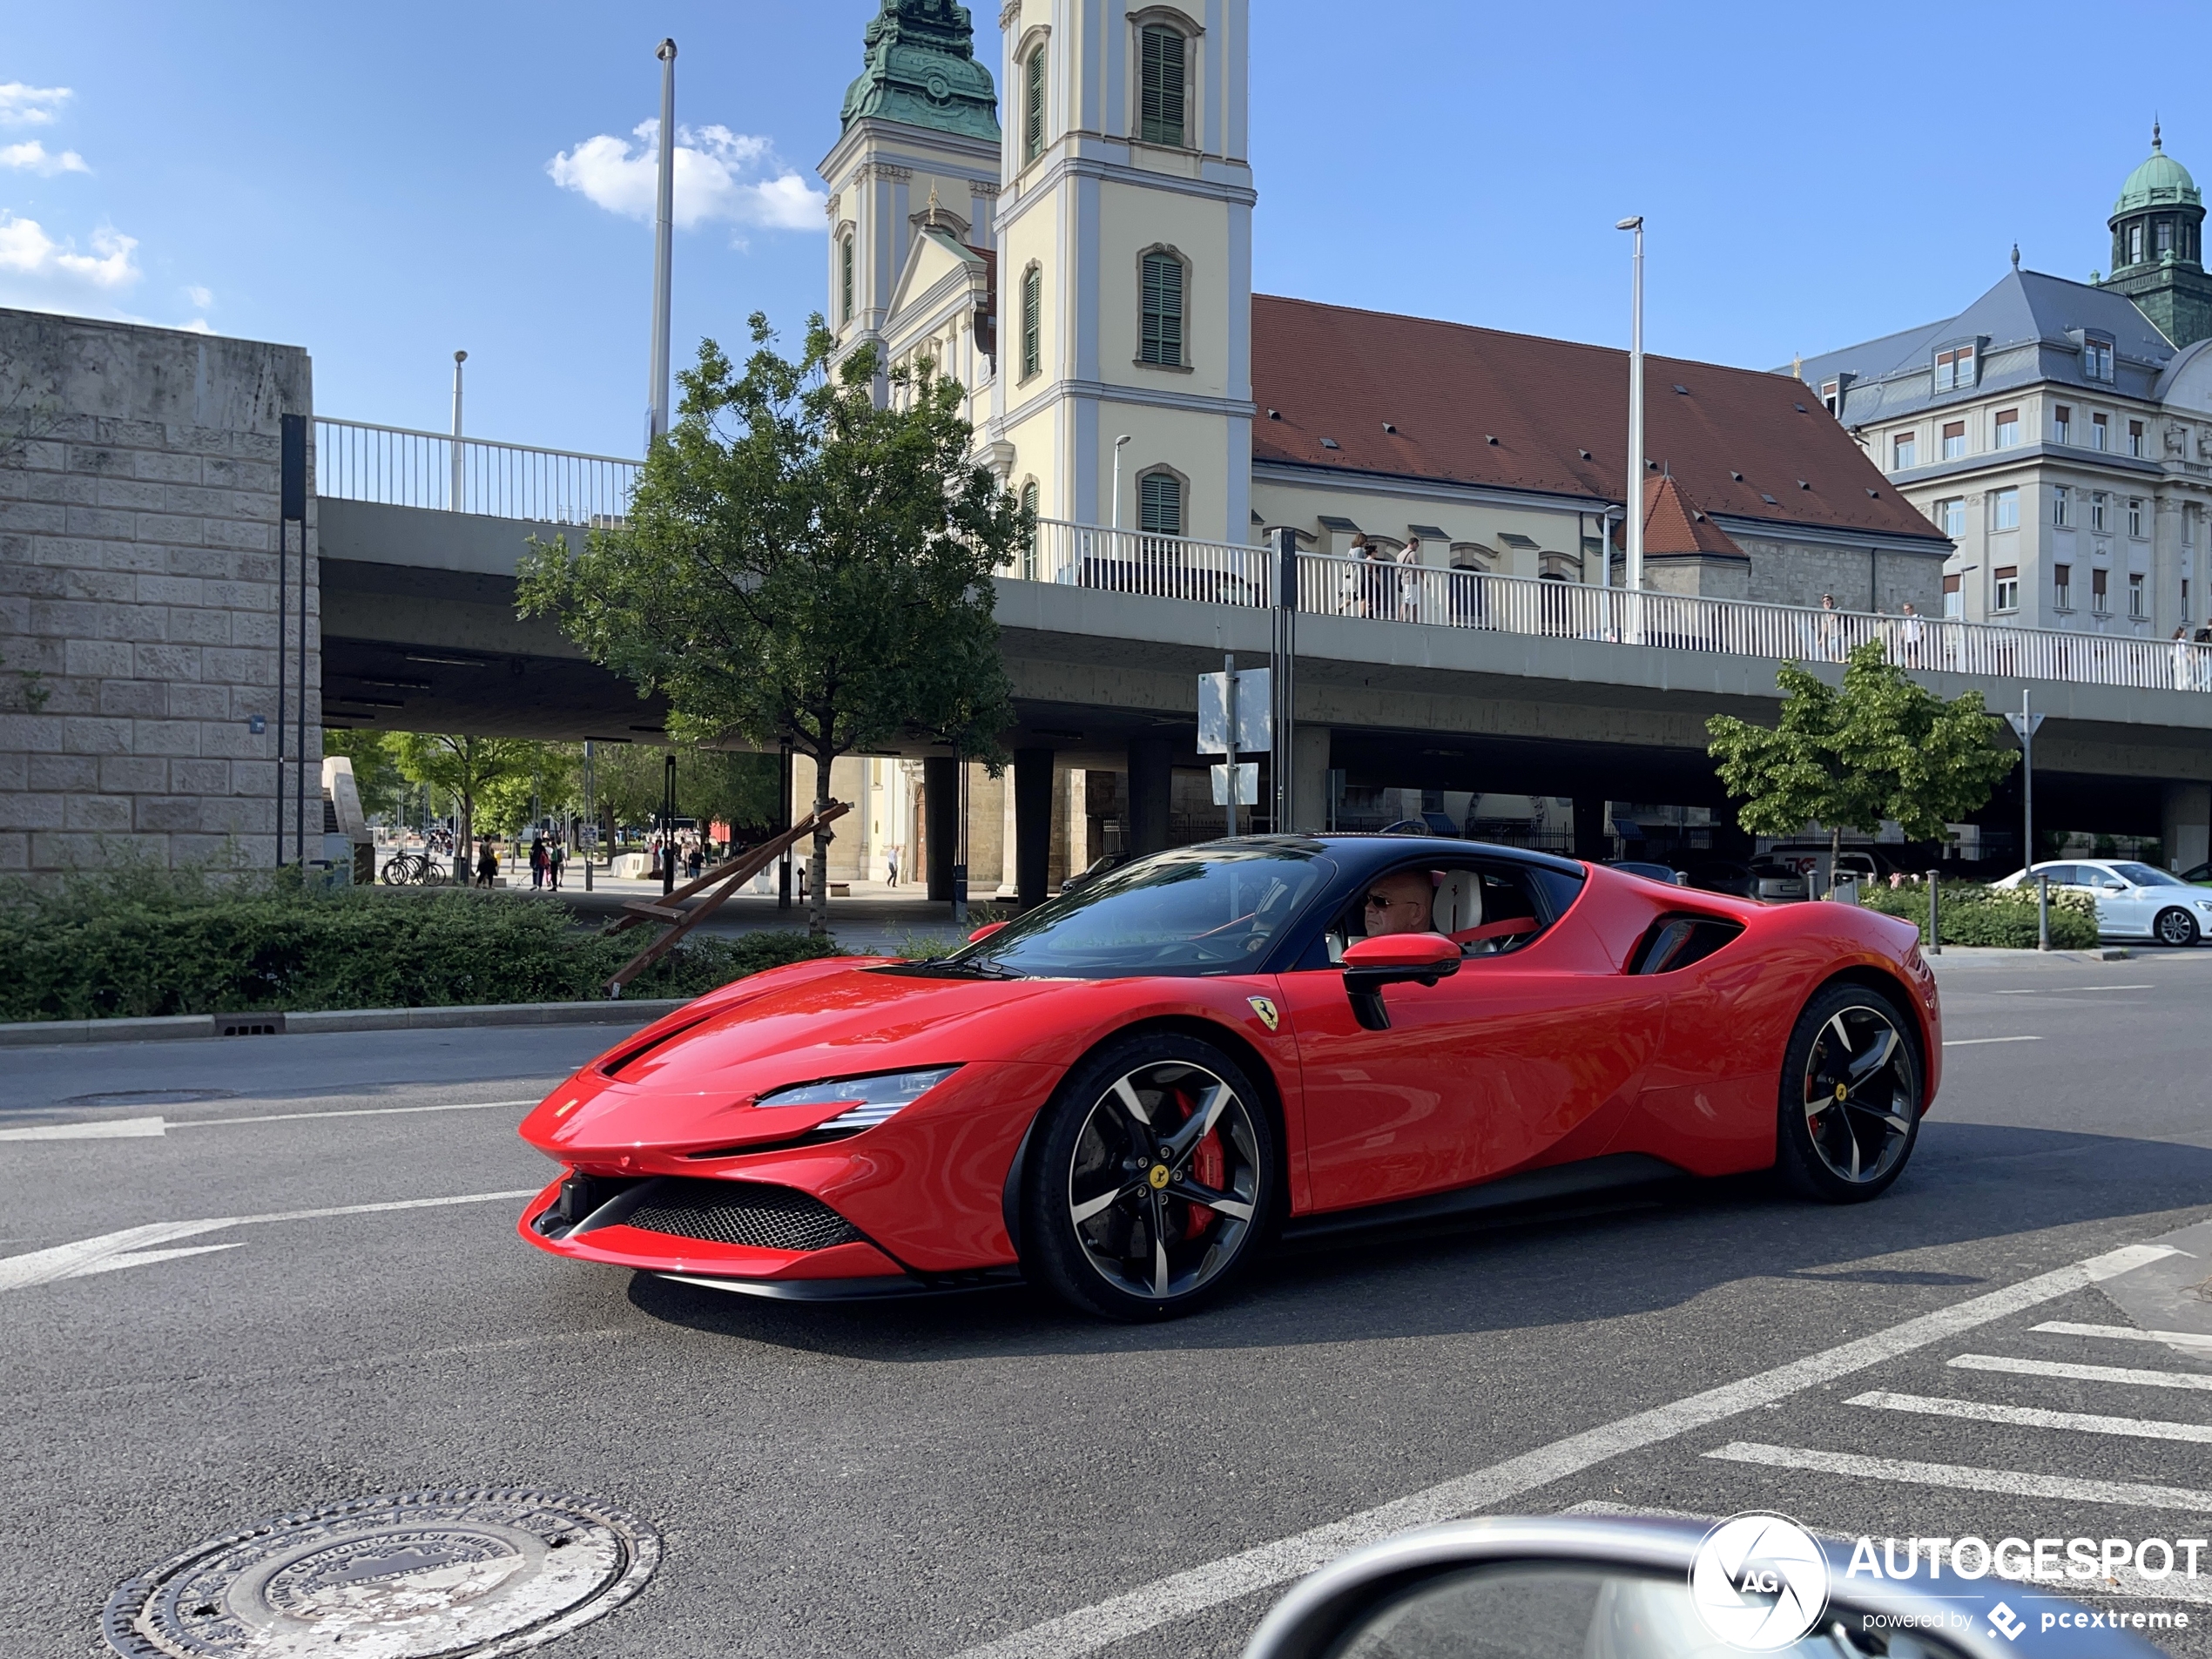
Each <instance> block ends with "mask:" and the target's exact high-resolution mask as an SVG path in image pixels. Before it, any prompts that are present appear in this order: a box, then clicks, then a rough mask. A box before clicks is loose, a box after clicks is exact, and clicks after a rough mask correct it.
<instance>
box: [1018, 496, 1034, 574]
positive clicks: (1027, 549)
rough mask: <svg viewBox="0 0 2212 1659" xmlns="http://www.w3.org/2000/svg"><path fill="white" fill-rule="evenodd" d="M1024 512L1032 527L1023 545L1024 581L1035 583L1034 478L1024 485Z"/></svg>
mask: <svg viewBox="0 0 2212 1659" xmlns="http://www.w3.org/2000/svg"><path fill="white" fill-rule="evenodd" d="M1022 513H1023V514H1024V515H1025V516H1027V517H1028V521H1029V525H1030V529H1029V534H1028V537H1027V538H1026V539H1025V540H1024V541H1023V542H1022V580H1023V581H1025V582H1034V581H1035V580H1036V579H1037V536H1036V528H1035V526H1036V522H1037V481H1036V480H1035V479H1034V478H1030V479H1027V480H1025V481H1024V482H1023V483H1022Z"/></svg>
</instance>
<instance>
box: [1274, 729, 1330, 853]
mask: <svg viewBox="0 0 2212 1659" xmlns="http://www.w3.org/2000/svg"><path fill="white" fill-rule="evenodd" d="M1333 735H1334V734H1333V733H1332V732H1331V731H1330V730H1329V728H1328V727H1327V726H1325V725H1301V726H1295V727H1293V728H1292V729H1291V821H1290V822H1289V823H1288V824H1287V825H1285V826H1284V827H1285V828H1286V829H1289V830H1292V831H1303V832H1305V833H1317V834H1318V833H1319V832H1321V831H1323V830H1325V829H1326V828H1328V826H1329V745H1330V740H1331V738H1332V737H1333Z"/></svg>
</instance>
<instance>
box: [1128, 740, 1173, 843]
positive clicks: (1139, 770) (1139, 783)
mask: <svg viewBox="0 0 2212 1659" xmlns="http://www.w3.org/2000/svg"><path fill="white" fill-rule="evenodd" d="M1174 761H1175V751H1174V750H1173V748H1171V747H1170V745H1169V743H1168V740H1167V739H1166V738H1130V745H1129V831H1128V833H1127V835H1126V836H1125V837H1124V838H1123V840H1124V841H1125V843H1126V845H1127V846H1128V849H1129V852H1130V854H1131V855H1132V856H1135V855H1136V854H1138V853H1157V852H1159V851H1161V850H1162V849H1163V848H1164V847H1165V846H1167V844H1168V801H1169V798H1170V795H1171V794H1172V792H1173V790H1174V786H1175V764H1174Z"/></svg>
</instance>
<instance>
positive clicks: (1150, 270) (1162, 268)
mask: <svg viewBox="0 0 2212 1659" xmlns="http://www.w3.org/2000/svg"><path fill="white" fill-rule="evenodd" d="M1142 287H1143V313H1144V315H1143V327H1142V329H1141V331H1140V335H1139V341H1138V346H1137V354H1136V355H1137V361H1139V362H1144V363H1162V364H1165V365H1167V366H1169V367H1170V368H1182V367H1183V261H1182V260H1180V259H1178V258H1177V257H1176V256H1175V255H1174V254H1172V253H1167V252H1165V251H1164V250H1162V251H1157V252H1154V253H1147V254H1146V255H1145V256H1144V268H1143V283H1142Z"/></svg>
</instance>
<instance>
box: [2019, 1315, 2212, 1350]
mask: <svg viewBox="0 0 2212 1659" xmlns="http://www.w3.org/2000/svg"><path fill="white" fill-rule="evenodd" d="M2030 1329H2032V1330H2036V1331H2048V1332H2051V1333H2052V1334H2053V1335H2054V1336H2061V1337H2109V1338H2111V1339H2113V1340H2114V1341H2115V1342H2162V1343H2164V1344H2165V1345H2167V1346H2168V1347H2169V1348H2201V1349H2202V1350H2203V1351H2204V1352H2207V1353H2212V1337H2208V1336H2206V1335H2204V1334H2203V1333H2202V1332H2196V1331H2138V1330H2137V1329H2135V1327H2134V1325H2076V1324H2074V1322H2073V1321H2071V1320H2069V1319H2047V1320H2045V1321H2044V1322H2043V1323H2042V1324H2041V1325H2033V1326H2031V1327H2030Z"/></svg>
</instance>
